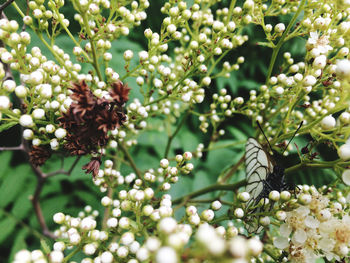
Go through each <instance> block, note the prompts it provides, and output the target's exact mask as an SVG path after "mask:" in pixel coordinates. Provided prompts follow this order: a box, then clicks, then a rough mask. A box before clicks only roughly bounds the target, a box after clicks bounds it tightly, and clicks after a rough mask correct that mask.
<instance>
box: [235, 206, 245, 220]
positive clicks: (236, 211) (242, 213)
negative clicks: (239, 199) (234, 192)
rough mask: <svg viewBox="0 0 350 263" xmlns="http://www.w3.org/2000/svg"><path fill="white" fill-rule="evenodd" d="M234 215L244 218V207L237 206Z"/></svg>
mask: <svg viewBox="0 0 350 263" xmlns="http://www.w3.org/2000/svg"><path fill="white" fill-rule="evenodd" d="M234 215H235V217H237V218H242V217H243V216H244V211H243V209H242V208H236V209H235V211H234Z"/></svg>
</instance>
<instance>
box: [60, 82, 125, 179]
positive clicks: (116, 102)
mask: <svg viewBox="0 0 350 263" xmlns="http://www.w3.org/2000/svg"><path fill="white" fill-rule="evenodd" d="M71 90H72V91H73V93H72V95H71V98H72V99H73V100H74V102H73V103H72V104H71V105H70V107H69V109H68V111H67V112H66V113H63V116H61V117H60V118H59V121H60V122H61V126H62V127H63V128H65V129H66V130H67V132H68V134H67V136H66V143H65V144H64V147H65V148H66V149H67V150H68V151H69V152H70V154H71V155H86V154H92V153H97V152H98V149H99V148H100V147H103V146H105V145H106V144H107V143H108V140H109V136H108V131H111V130H114V129H115V128H118V127H120V126H121V125H122V124H123V122H124V121H125V120H126V116H125V113H124V112H123V106H124V104H125V102H127V100H128V95H129V91H130V88H128V87H127V85H124V84H123V83H122V82H121V81H118V82H115V83H113V84H112V89H111V90H110V93H109V94H110V96H111V99H106V98H97V97H96V96H95V95H93V93H92V92H91V90H90V87H89V86H88V85H87V84H86V83H85V82H84V81H82V82H80V83H79V84H74V85H73V86H72V88H71ZM97 161H98V159H96V158H92V159H91V162H90V163H89V164H87V165H85V166H84V167H85V168H83V169H87V172H88V173H91V172H92V173H93V174H94V175H96V173H97V172H98V169H99V165H97V163H98V162H97ZM99 161H100V159H99Z"/></svg>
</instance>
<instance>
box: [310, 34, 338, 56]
mask: <svg viewBox="0 0 350 263" xmlns="http://www.w3.org/2000/svg"><path fill="white" fill-rule="evenodd" d="M328 38H329V36H326V35H322V36H321V37H319V36H318V33H317V32H310V38H309V39H308V40H307V44H308V45H310V46H312V47H314V48H317V49H318V51H319V52H320V54H327V53H328V52H329V51H330V50H332V49H333V48H332V47H331V46H330V45H328V43H329V40H328Z"/></svg>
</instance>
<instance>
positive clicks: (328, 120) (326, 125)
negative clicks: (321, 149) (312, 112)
mask: <svg viewBox="0 0 350 263" xmlns="http://www.w3.org/2000/svg"><path fill="white" fill-rule="evenodd" d="M335 124H336V121H335V118H334V117H333V116H332V115H329V116H326V117H324V118H323V119H322V121H321V127H322V129H323V130H330V129H332V128H334V127H335Z"/></svg>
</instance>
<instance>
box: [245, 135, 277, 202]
mask: <svg viewBox="0 0 350 263" xmlns="http://www.w3.org/2000/svg"><path fill="white" fill-rule="evenodd" d="M245 166H246V179H247V186H246V191H247V192H248V193H249V194H250V196H251V199H250V201H249V202H248V205H249V203H251V202H252V201H253V200H255V201H257V198H258V196H259V195H260V193H261V192H262V191H263V188H264V180H266V178H267V176H268V174H269V173H272V172H273V165H272V163H271V161H270V160H269V157H268V155H267V153H266V152H265V151H264V149H263V148H262V146H261V145H260V144H259V143H258V142H257V141H256V140H255V139H253V138H249V139H248V141H247V143H246V147H245Z"/></svg>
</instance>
